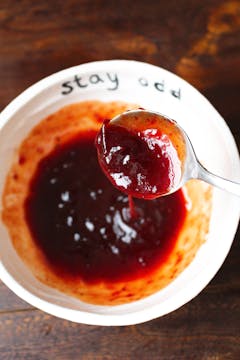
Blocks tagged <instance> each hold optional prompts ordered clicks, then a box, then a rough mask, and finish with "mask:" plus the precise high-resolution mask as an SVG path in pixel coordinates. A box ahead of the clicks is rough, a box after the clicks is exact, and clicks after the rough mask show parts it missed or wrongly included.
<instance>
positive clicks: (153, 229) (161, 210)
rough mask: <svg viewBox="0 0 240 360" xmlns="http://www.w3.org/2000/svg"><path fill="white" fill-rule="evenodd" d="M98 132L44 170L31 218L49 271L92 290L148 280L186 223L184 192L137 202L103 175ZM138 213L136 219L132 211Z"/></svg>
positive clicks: (28, 204) (63, 149)
mask: <svg viewBox="0 0 240 360" xmlns="http://www.w3.org/2000/svg"><path fill="white" fill-rule="evenodd" d="M95 137H96V132H94V131H92V132H87V131H85V132H80V133H79V134H77V135H74V136H73V137H72V138H71V139H70V140H68V141H67V142H66V143H64V144H61V145H60V146H58V147H56V148H55V149H54V150H52V151H51V152H50V153H49V154H48V155H47V156H45V157H44V158H43V159H42V160H41V161H40V162H39V164H38V166H37V169H36V171H35V173H34V175H33V177H32V180H31V182H30V185H29V192H28V196H27V198H26V201H25V205H24V206H25V217H26V221H27V224H28V227H29V229H30V231H31V234H32V237H33V240H34V242H35V243H36V245H37V247H38V248H39V249H40V250H41V251H42V253H43V254H44V256H45V258H46V260H47V263H48V266H49V267H50V268H51V269H52V270H53V271H54V272H55V273H56V274H58V275H59V276H61V277H62V278H65V279H67V278H70V279H71V280H72V279H74V278H77V279H82V280H83V281H84V282H86V283H89V284H93V283H99V282H106V283H113V282H118V281H128V280H134V279H138V278H141V277H144V276H145V275H146V274H149V273H151V272H154V270H156V269H157V268H159V267H160V266H161V265H162V264H163V263H164V262H166V261H167V259H168V257H169V255H170V254H171V251H172V250H173V248H174V245H175V243H176V241H177V238H178V235H179V232H180V230H181V227H182V224H183V222H184V220H185V216H186V203H185V198H184V195H183V193H182V191H181V190H180V191H178V192H176V193H174V194H172V195H169V196H166V197H160V198H158V199H154V200H151V201H146V200H143V199H139V198H134V199H131V207H130V206H129V199H128V195H127V194H124V193H122V192H120V191H119V190H118V189H116V188H115V187H114V186H113V185H112V184H111V182H110V181H109V180H108V179H107V177H106V176H105V175H104V173H103V172H102V169H101V167H100V165H99V163H98V157H97V152H96V148H95V144H94V142H95ZM131 208H132V209H134V212H133V211H131Z"/></svg>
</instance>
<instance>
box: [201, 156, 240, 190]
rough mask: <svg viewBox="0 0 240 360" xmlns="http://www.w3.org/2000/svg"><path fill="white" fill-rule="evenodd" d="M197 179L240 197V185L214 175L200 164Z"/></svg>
mask: <svg viewBox="0 0 240 360" xmlns="http://www.w3.org/2000/svg"><path fill="white" fill-rule="evenodd" d="M197 178H198V179H200V180H203V181H206V182H207V183H209V184H211V185H214V186H216V187H218V188H220V189H222V190H226V191H228V192H230V193H232V194H234V195H237V196H240V184H239V183H236V182H234V181H230V180H227V179H224V178H222V177H221V176H217V175H214V174H212V173H211V172H210V171H208V170H207V169H205V168H204V167H203V166H202V165H201V164H200V163H198V174H197Z"/></svg>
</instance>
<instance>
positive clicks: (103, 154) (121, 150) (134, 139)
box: [96, 122, 181, 199]
mask: <svg viewBox="0 0 240 360" xmlns="http://www.w3.org/2000/svg"><path fill="white" fill-rule="evenodd" d="M96 147H97V150H98V158H99V163H100V165H101V167H102V169H103V171H104V173H105V174H106V176H107V177H108V178H109V180H110V181H111V182H112V183H113V185H114V186H116V187H117V188H118V189H119V190H121V191H123V192H125V193H126V194H130V195H132V196H134V197H138V198H144V199H153V198H156V197H158V196H161V195H162V194H165V193H167V192H168V191H169V189H171V188H173V187H174V186H175V185H176V184H178V183H179V181H180V178H181V161H180V159H179V157H178V154H177V151H176V149H175V147H174V145H173V144H172V142H171V140H170V138H169V137H168V136H167V135H166V134H164V133H161V132H160V131H159V130H158V129H145V130H142V131H132V130H131V129H127V128H125V127H122V126H119V125H115V124H112V123H110V122H105V123H104V124H103V126H102V128H101V130H100V132H99V134H98V136H97V140H96Z"/></svg>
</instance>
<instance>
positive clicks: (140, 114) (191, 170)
mask: <svg viewBox="0 0 240 360" xmlns="http://www.w3.org/2000/svg"><path fill="white" fill-rule="evenodd" d="M153 119H154V126H155V127H158V128H159V129H162V131H166V132H167V134H168V133H169V132H171V135H172V133H174V138H175V140H176V142H177V144H178V148H177V149H178V152H179V157H180V158H181V161H182V164H183V168H182V175H181V178H180V179H179V182H178V183H177V184H174V186H173V187H171V188H169V189H168V190H167V192H166V193H165V194H162V195H168V194H170V193H173V192H175V191H177V190H178V189H179V188H181V187H182V186H183V185H184V184H185V182H186V181H188V180H190V179H200V180H203V181H205V182H207V183H209V184H211V185H213V186H216V187H218V188H220V189H223V190H226V191H228V192H230V193H232V194H235V195H238V196H240V184H239V183H236V182H233V181H230V180H227V179H224V178H222V177H220V176H217V175H214V174H212V173H211V172H210V171H208V170H207V169H206V168H205V167H203V166H202V165H201V164H200V162H199V160H198V159H197V156H196V154H195V151H194V148H193V146H192V143H191V141H190V139H189V137H188V135H187V134H186V132H185V131H184V130H183V129H182V128H181V127H180V126H179V125H178V124H177V122H176V121H174V120H171V119H169V118H167V117H166V116H165V115H162V114H160V113H157V112H152V111H148V110H143V109H138V110H130V111H126V112H124V113H122V114H120V115H118V116H116V117H115V118H113V119H112V120H111V121H110V123H111V124H115V125H119V126H121V127H125V128H126V129H128V130H129V129H130V130H135V131H136V130H137V129H138V128H139V126H140V127H141V126H143V124H144V127H145V128H150V129H151V128H152V127H153Z"/></svg>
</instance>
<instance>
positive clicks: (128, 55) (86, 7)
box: [0, 0, 240, 360]
mask: <svg viewBox="0 0 240 360" xmlns="http://www.w3.org/2000/svg"><path fill="white" fill-rule="evenodd" d="M115 58H117V59H136V60H140V61H146V62H149V63H152V64H155V65H159V66H162V67H164V68H166V69H168V70H171V71H173V72H175V73H177V74H179V75H180V76H182V77H183V78H185V79H186V80H188V81H189V82H190V83H192V84H193V85H194V86H196V87H197V88H198V89H199V90H200V91H201V92H202V93H203V94H204V95H205V96H206V97H207V98H208V99H209V100H210V101H211V102H212V103H213V105H214V106H215V107H216V108H217V109H218V111H219V112H220V113H221V115H222V116H223V117H224V118H225V120H226V122H227V123H228V125H229V127H230V129H231V130H232V132H233V134H234V137H235V139H236V142H237V145H238V148H239V149H240V125H239V124H240V115H239V114H240V98H239V96H240V2H239V0H238V1H226V0H209V1H200V0H180V1H173V0H166V1H165V0H164V1H154V0H148V1H136V2H135V1H126V0H122V1H121V0H120V1H114V0H111V1H110V0H105V1H103V0H102V1H101V0H93V1H88V0H78V1H77V0H76V1H73V0H72V1H71V0H69V1H64V2H63V1H60V0H59V1H57V0H56V1H50V0H49V1H40V2H37V1H36V2H35V1H32V0H20V1H17V0H1V2H0V79H1V82H0V110H2V109H3V108H4V107H5V106H6V105H7V103H9V102H10V101H11V100H12V99H13V98H14V97H15V96H17V95H18V94H19V93H20V92H21V91H23V90H24V89H25V88H26V87H28V86H29V85H31V84H33V83H34V82H36V81H37V80H39V79H41V78H43V77H45V76H47V75H50V74H51V73H53V72H56V71H58V70H61V69H64V68H67V67H69V66H73V65H77V64H80V63H84V62H87V61H93V60H103V59H115ZM220 221H224V219H220ZM239 240H240V231H238V233H237V235H236V238H235V241H234V243H233V246H232V249H231V251H230V253H229V255H228V257H227V259H226V261H225V263H224V265H223V266H222V268H221V269H220V270H219V272H218V274H217V275H216V277H215V278H214V279H213V280H212V281H211V283H210V284H209V285H208V286H207V287H206V288H205V289H204V290H203V291H202V292H201V294H200V295H199V296H197V297H196V298H195V299H194V300H192V301H191V302H190V303H188V304H186V305H185V306H183V307H182V308H180V309H178V310H177V311H175V312H173V313H171V314H169V315H166V316H164V317H162V318H159V319H156V320H153V321H150V322H147V323H145V324H140V325H135V326H126V327H114V328H108V327H96V326H87V325H79V324H75V323H71V322H68V321H63V320H60V319H57V318H54V317H52V316H50V315H47V314H45V313H43V312H41V311H39V310H37V309H35V308H33V307H32V306H30V305H28V304H27V303H25V302H24V301H22V300H20V299H19V298H18V297H17V296H16V295H14V294H13V293H12V292H11V291H10V290H8V289H7V287H6V286H5V285H3V284H2V283H0V360H6V359H7V360H9V359H11V360H12V359H14V360H15V359H16V360H26V359H29V360H30V359H31V360H35V359H41V360H45V359H46V360H48V359H53V360H54V359H62V360H67V359H84V360H88V359H161V360H165V359H166V360H172V359H173V360H175V359H176V360H178V359H180V360H181V359H187V360H188V359H190V360H191V359H194V360H195V359H207V360H218V359H224V360H226V359H229V360H235V359H236V360H238V359H240V275H239V269H240V245H239Z"/></svg>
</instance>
